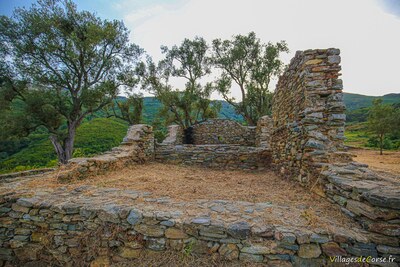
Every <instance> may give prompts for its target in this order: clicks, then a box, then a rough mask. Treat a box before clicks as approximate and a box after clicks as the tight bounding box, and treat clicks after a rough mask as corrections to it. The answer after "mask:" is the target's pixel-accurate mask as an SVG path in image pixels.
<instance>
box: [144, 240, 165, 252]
mask: <svg viewBox="0 0 400 267" xmlns="http://www.w3.org/2000/svg"><path fill="white" fill-rule="evenodd" d="M146 244H147V247H148V248H149V249H152V250H157V251H161V250H164V249H165V244H166V240H165V238H148V239H147V242H146Z"/></svg>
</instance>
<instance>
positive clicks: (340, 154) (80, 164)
mask: <svg viewBox="0 0 400 267" xmlns="http://www.w3.org/2000/svg"><path fill="white" fill-rule="evenodd" d="M339 53H340V51H339V50H338V49H334V48H331V49H318V50H306V51H303V52H297V53H296V56H295V57H294V58H293V59H292V61H291V63H290V65H289V66H288V67H287V69H286V71H285V72H284V73H283V75H282V76H281V77H280V79H279V82H278V84H277V88H276V91H275V96H274V100H273V115H272V118H270V117H268V116H266V117H262V118H261V119H260V121H259V122H258V124H257V127H252V128H248V127H247V128H246V127H243V126H241V125H238V124H237V123H233V122H229V121H226V120H212V121H209V122H203V123H200V124H198V125H196V126H194V127H193V131H192V134H193V140H194V143H195V144H194V145H193V144H183V141H184V138H183V131H182V129H181V128H180V127H179V126H170V127H169V135H168V137H167V138H166V140H165V141H164V142H163V143H162V144H156V143H155V141H154V135H153V131H152V128H151V127H150V126H147V125H135V126H132V127H131V128H129V130H128V134H127V137H126V138H125V139H124V141H123V143H122V144H121V145H120V146H119V147H117V148H114V149H113V150H112V151H110V152H107V153H105V154H103V155H99V156H96V157H93V158H79V159H73V160H71V162H70V163H69V164H68V165H67V166H66V167H65V168H61V169H60V170H57V171H56V172H55V173H57V175H58V179H59V180H61V181H68V180H69V179H75V178H78V179H83V178H85V177H88V176H94V175H97V174H101V173H105V172H107V171H110V170H118V169H119V168H122V167H124V166H129V165H131V164H141V163H144V162H146V161H151V160H158V161H164V162H168V163H178V164H181V163H183V164H197V165H201V166H205V167H215V168H228V169H231V168H232V169H246V170H247V169H255V168H259V169H262V168H268V167H271V168H273V169H275V170H277V172H278V173H279V174H281V175H282V176H286V177H288V178H290V179H293V184H294V186H300V185H303V186H307V187H309V188H310V189H313V190H316V191H315V192H318V194H319V195H320V196H322V197H324V198H326V199H327V200H329V201H330V202H332V203H336V204H337V205H338V206H337V207H339V208H340V210H341V211H342V212H343V213H344V214H346V215H347V216H348V217H349V218H352V219H353V220H354V222H357V224H356V223H354V222H353V221H351V220H350V221H351V225H353V224H354V226H352V227H348V228H340V227H334V228H335V230H332V229H330V230H327V229H310V228H309V227H306V226H305V225H293V224H296V223H292V224H291V225H287V223H285V220H282V221H279V222H273V221H264V220H263V216H268V215H269V214H271V213H273V214H275V215H279V216H281V215H285V214H286V213H288V212H289V214H291V213H290V210H293V209H295V208H296V209H297V208H298V207H283V206H280V207H275V206H274V205H273V204H272V203H250V202H244V201H227V200H193V201H190V202H188V201H186V202H180V201H175V200H173V199H169V198H152V196H151V193H149V192H138V191H133V190H123V189H115V188H101V187H91V186H85V185H83V186H79V187H77V188H74V189H68V188H67V187H59V188H48V189H46V190H44V191H40V192H29V189H28V188H25V189H24V190H19V191H18V190H16V189H15V188H18V187H19V186H20V185H21V183H23V181H24V179H37V178H34V177H27V178H23V177H21V178H12V179H16V180H15V182H12V179H11V178H10V179H3V180H4V183H3V184H2V186H1V187H0V266H4V265H6V266H21V265H24V264H30V265H29V266H41V265H40V264H42V265H43V266H46V265H49V263H51V264H53V265H55V266H73V265H78V266H89V265H90V266H108V265H111V264H119V263H121V264H129V261H130V260H132V259H135V258H138V257H139V256H140V254H141V253H143V252H144V251H150V252H157V251H158V252H159V251H164V250H167V249H169V250H176V251H188V250H190V251H192V252H193V253H200V254H208V255H210V256H212V257H213V255H217V256H219V257H222V258H224V259H226V260H237V259H238V260H243V261H252V262H260V263H261V262H262V263H265V264H267V265H269V266H327V265H328V266H331V265H330V262H329V259H330V257H334V256H371V257H378V256H379V257H387V258H389V257H392V258H394V259H395V261H394V262H391V263H385V264H384V265H382V264H376V265H377V266H390V267H391V266H398V262H399V261H400V246H399V243H400V183H399V182H395V181H392V180H387V179H385V178H384V177H381V176H379V175H378V174H376V173H374V172H372V171H371V170H369V169H368V166H366V165H364V164H360V163H356V162H353V161H352V158H351V155H350V154H349V153H347V152H346V151H345V150H344V145H343V140H344V123H345V115H344V110H345V107H344V104H343V99H342V98H343V94H342V81H341V80H340V79H339V78H338V77H339V76H340V74H339V71H340V69H341V67H340V64H339V63H340V56H339ZM196 140H197V141H196ZM160 175H162V174H160ZM18 179H22V180H18ZM6 180H7V181H6ZM8 180H10V181H8ZM221 190H223V189H221ZM265 190H268V188H266V189H265ZM316 201H317V200H316ZM300 206H301V205H300ZM299 208H301V207H299ZM198 209H200V211H199V210H198ZM286 215H287V214H286ZM279 216H275V217H279ZM332 216H334V215H332ZM283 218H284V217H283ZM332 221H333V220H332ZM296 222H302V220H301V219H300V218H299V219H298V220H297V221H296ZM333 266H334V265H333Z"/></svg>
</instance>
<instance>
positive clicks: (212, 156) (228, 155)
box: [155, 144, 271, 170]
mask: <svg viewBox="0 0 400 267" xmlns="http://www.w3.org/2000/svg"><path fill="white" fill-rule="evenodd" d="M155 159H156V160H157V161H162V162H169V163H173V164H185V165H199V166H203V167H210V168H221V169H242V170H253V169H260V168H267V167H269V165H270V162H271V153H270V151H269V150H267V149H264V148H260V147H251V146H239V145H176V146H171V145H166V144H158V145H157V146H156V152H155Z"/></svg>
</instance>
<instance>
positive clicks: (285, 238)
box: [275, 232, 296, 244]
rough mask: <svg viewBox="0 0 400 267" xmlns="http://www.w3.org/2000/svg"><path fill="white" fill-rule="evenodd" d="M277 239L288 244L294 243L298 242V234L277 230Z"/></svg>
mask: <svg viewBox="0 0 400 267" xmlns="http://www.w3.org/2000/svg"><path fill="white" fill-rule="evenodd" d="M275 239H276V240H279V241H281V243H286V244H294V243H295V242H296V236H295V235H294V234H292V233H287V232H275Z"/></svg>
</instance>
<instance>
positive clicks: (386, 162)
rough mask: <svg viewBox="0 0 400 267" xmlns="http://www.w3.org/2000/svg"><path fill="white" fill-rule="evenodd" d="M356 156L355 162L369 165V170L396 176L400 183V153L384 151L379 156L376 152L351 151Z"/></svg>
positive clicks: (369, 150) (368, 150)
mask: <svg viewBox="0 0 400 267" xmlns="http://www.w3.org/2000/svg"><path fill="white" fill-rule="evenodd" d="M350 152H351V153H353V154H354V155H356V156H357V157H355V158H354V160H355V161H357V162H361V163H365V164H368V165H369V168H370V169H372V170H374V171H377V172H379V173H388V174H391V175H393V176H396V177H397V178H398V179H399V181H400V151H384V152H383V155H379V151H378V150H371V149H352V150H350Z"/></svg>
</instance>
